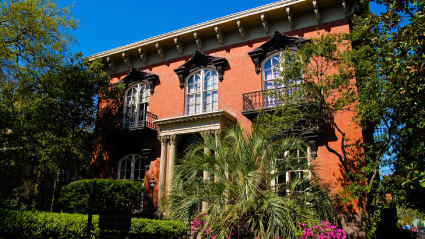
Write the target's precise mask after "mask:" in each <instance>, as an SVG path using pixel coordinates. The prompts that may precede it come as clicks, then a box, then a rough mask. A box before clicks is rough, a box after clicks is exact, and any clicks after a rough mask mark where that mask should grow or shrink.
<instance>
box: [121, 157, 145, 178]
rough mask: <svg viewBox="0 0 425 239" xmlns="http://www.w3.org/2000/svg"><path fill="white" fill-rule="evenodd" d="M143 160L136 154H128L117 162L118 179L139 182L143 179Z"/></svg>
mask: <svg viewBox="0 0 425 239" xmlns="http://www.w3.org/2000/svg"><path fill="white" fill-rule="evenodd" d="M145 171H146V168H145V163H144V158H143V157H142V156H140V155H137V154H130V155H127V156H125V157H124V158H122V159H121V160H120V161H119V162H118V179H131V180H138V181H141V180H143V179H144V178H145Z"/></svg>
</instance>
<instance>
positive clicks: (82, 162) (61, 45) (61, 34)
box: [0, 0, 109, 209]
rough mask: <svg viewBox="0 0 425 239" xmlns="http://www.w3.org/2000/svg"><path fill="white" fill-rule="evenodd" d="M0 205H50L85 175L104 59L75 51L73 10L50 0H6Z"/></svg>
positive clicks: (0, 78)
mask: <svg viewBox="0 0 425 239" xmlns="http://www.w3.org/2000/svg"><path fill="white" fill-rule="evenodd" d="M0 11H1V12H0V45H1V47H0V63H1V70H0V175H1V176H0V181H1V182H0V196H1V198H2V199H4V200H2V202H1V203H0V205H1V206H6V207H23V208H37V209H52V208H53V205H54V204H55V202H56V200H57V197H56V196H57V191H58V186H59V185H60V184H61V183H63V182H64V180H65V176H66V177H67V178H68V179H71V178H73V177H75V176H76V175H80V176H81V175H84V174H87V169H88V164H89V162H90V158H91V154H92V146H93V143H92V139H93V127H94V119H95V116H96V110H97V98H96V97H97V94H98V93H99V91H100V90H101V89H102V88H103V86H105V85H106V84H107V82H108V79H109V78H108V75H107V74H106V73H104V72H103V71H102V64H100V63H99V62H93V63H88V62H85V61H84V60H83V59H82V58H81V56H80V55H78V54H77V55H75V56H74V57H70V52H69V46H70V45H69V44H70V41H71V40H72V38H71V37H70V36H69V35H68V34H67V32H68V31H70V30H71V29H73V28H74V27H75V21H74V20H73V18H72V17H71V16H70V14H69V11H68V9H62V8H59V7H58V6H57V5H56V3H55V2H54V1H49V0H45V1H42V0H16V1H12V0H10V1H1V10H0Z"/></svg>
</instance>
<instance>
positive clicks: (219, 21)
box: [87, 0, 307, 61]
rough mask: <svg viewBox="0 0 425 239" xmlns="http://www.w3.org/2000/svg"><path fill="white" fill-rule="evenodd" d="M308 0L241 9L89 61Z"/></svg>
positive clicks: (286, 0)
mask: <svg viewBox="0 0 425 239" xmlns="http://www.w3.org/2000/svg"><path fill="white" fill-rule="evenodd" d="M306 1H307V0H283V1H278V2H273V3H269V4H266V5H263V6H259V7H256V8H252V9H248V10H245V11H241V12H238V13H234V14H230V15H227V16H224V17H219V18H216V19H213V20H209V21H206V22H202V23H199V24H195V25H192V26H189V27H185V28H182V29H178V30H175V31H172V32H168V33H164V34H161V35H158V36H154V37H150V38H147V39H144V40H141V41H137V42H134V43H130V44H127V45H124V46H120V47H117V48H114V49H111V50H107V51H103V52H100V53H97V54H94V55H91V56H88V57H87V59H88V60H89V61H92V60H94V59H98V58H103V57H107V56H109V55H113V54H117V53H121V52H126V51H129V50H131V49H135V48H139V47H143V46H146V45H150V44H155V43H157V42H160V41H164V40H167V39H173V38H174V37H178V36H181V35H184V34H188V33H192V32H195V31H199V30H202V29H205V28H210V27H214V26H217V25H221V24H225V23H228V22H232V21H235V20H238V19H241V18H245V17H248V16H251V15H256V14H260V13H265V12H269V11H271V10H275V9H278V8H283V7H286V6H290V5H293V4H296V3H300V2H306Z"/></svg>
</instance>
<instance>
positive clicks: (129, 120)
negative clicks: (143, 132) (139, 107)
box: [123, 110, 158, 130]
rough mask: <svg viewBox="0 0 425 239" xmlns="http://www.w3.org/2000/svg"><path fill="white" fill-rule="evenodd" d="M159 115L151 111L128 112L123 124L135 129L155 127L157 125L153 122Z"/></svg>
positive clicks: (125, 126)
mask: <svg viewBox="0 0 425 239" xmlns="http://www.w3.org/2000/svg"><path fill="white" fill-rule="evenodd" d="M157 119H158V116H156V115H155V114H152V113H151V112H149V111H144V110H143V111H137V112H128V113H126V114H125V115H124V122H123V125H124V127H123V128H125V129H130V130H135V129H144V128H149V129H154V130H156V126H155V124H154V123H153V121H154V120H157Z"/></svg>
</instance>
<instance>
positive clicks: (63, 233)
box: [0, 209, 187, 239]
mask: <svg viewBox="0 0 425 239" xmlns="http://www.w3.org/2000/svg"><path fill="white" fill-rule="evenodd" d="M98 221H99V218H98V216H97V215H94V216H93V231H92V237H91V238H93V239H96V238H99V233H100V229H99V227H98ZM86 228H87V215H83V214H70V213H52V212H40V211H22V210H8V209H0V238H1V237H5V238H14V239H29V238H35V239H44V238H55V239H62V238H63V239H65V238H66V239H68V238H76V239H78V238H81V239H84V238H86V230H87V229H86ZM186 233H187V226H186V225H185V223H183V222H179V221H169V220H152V219H146V218H132V219H131V228H130V232H129V235H128V237H129V238H149V239H160V238H181V237H183V236H184V235H186Z"/></svg>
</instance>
